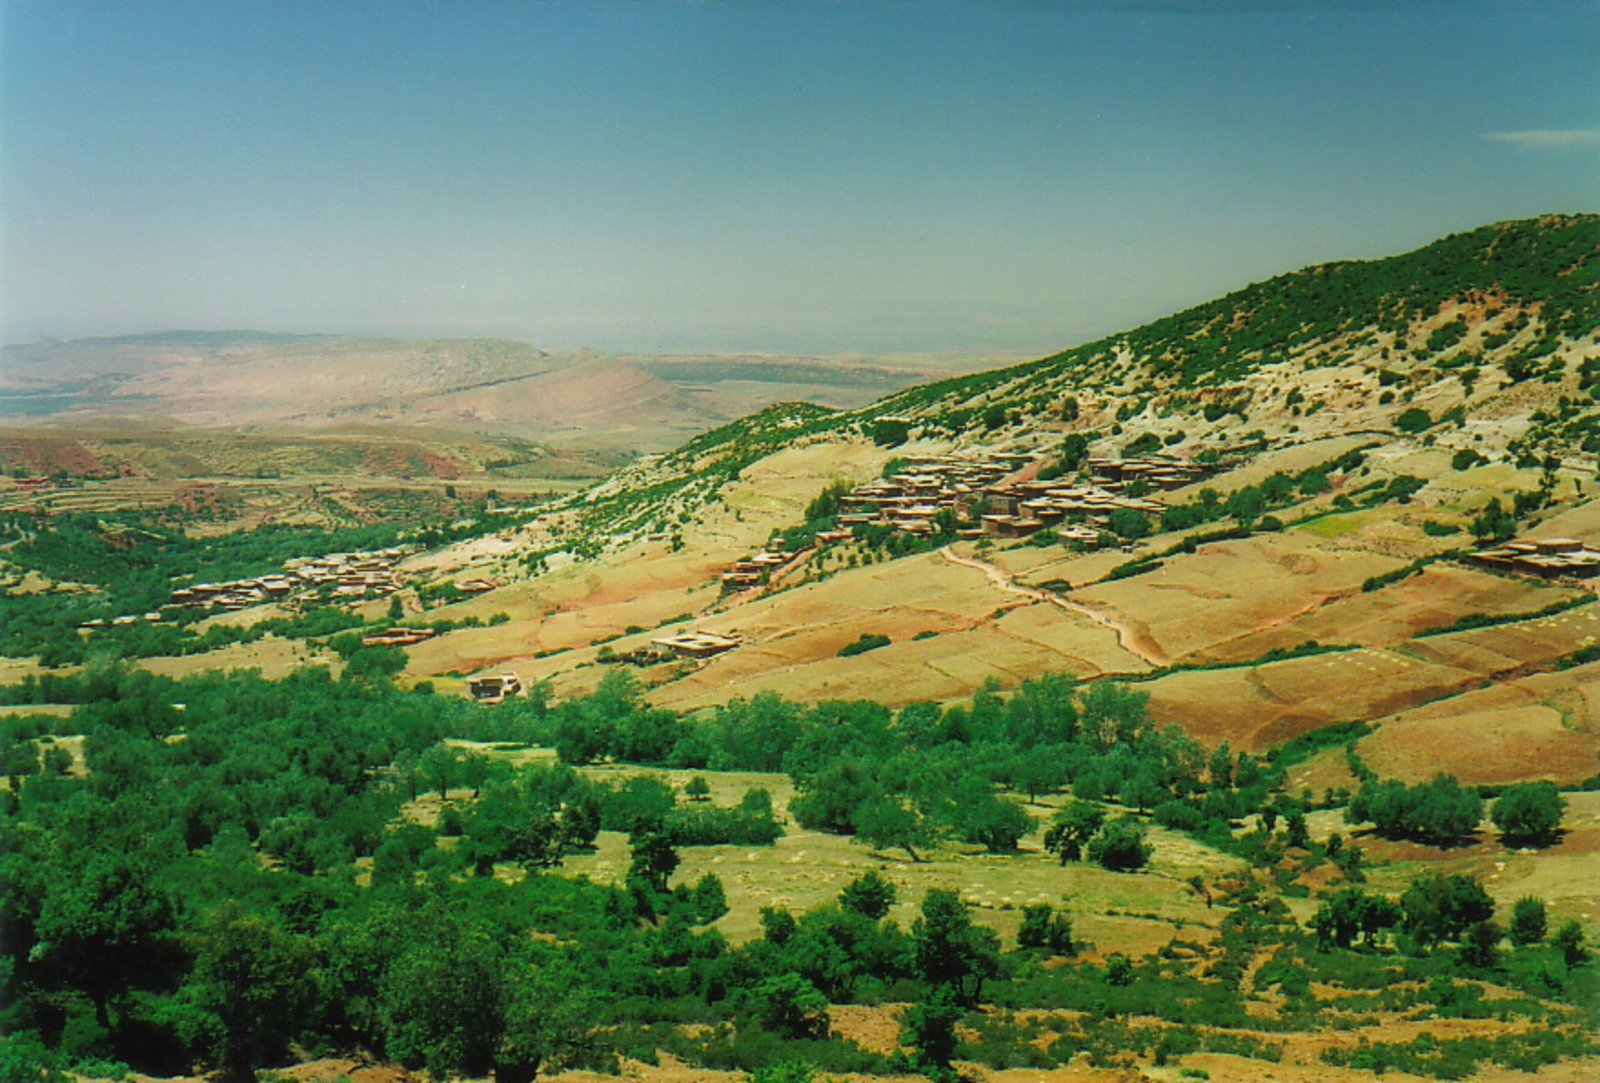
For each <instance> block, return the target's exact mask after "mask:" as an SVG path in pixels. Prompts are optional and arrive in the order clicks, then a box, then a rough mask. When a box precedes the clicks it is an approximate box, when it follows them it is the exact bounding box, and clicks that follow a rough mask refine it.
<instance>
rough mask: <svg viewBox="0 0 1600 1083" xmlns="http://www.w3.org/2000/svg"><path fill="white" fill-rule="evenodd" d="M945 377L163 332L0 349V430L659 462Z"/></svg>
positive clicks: (423, 342)
mask: <svg viewBox="0 0 1600 1083" xmlns="http://www.w3.org/2000/svg"><path fill="white" fill-rule="evenodd" d="M992 363H993V359H978V360H974V361H972V362H969V363H967V364H966V366H965V367H966V369H967V370H970V369H971V368H977V367H982V366H983V365H985V364H992ZM951 368H952V362H951V360H950V359H948V358H940V359H928V358H914V359H909V360H906V361H901V362H889V363H875V362H871V361H863V360H859V359H832V358H814V357H767V356H760V355H737V356H690V357H681V356H675V357H625V356H611V355H606V354H602V353H599V352H598V351H595V350H589V349H573V350H555V351H550V350H543V349H539V348H538V347H535V346H533V345H530V344H528V343H525V342H517V341H512V340H506V339H414V340H412V339H383V338H349V337H342V336H329V335H286V334H269V333H263V332H254V331H172V332H162V333H158V334H149V335H125V336H117V337H111V338H88V339H76V340H72V341H65V342H63V341H56V340H44V341H41V342H35V343H31V344H28V345H16V346H6V347H4V350H3V355H0V419H9V420H11V421H12V422H13V423H15V422H16V421H18V420H21V419H27V420H28V421H29V422H30V423H35V424H37V423H39V422H43V421H50V422H74V421H79V422H81V421H92V420H104V419H106V418H112V417H143V418H160V419H163V420H164V421H169V422H171V421H176V422H181V423H183V424H187V425H192V426H203V427H236V426H284V425H289V426H296V427H306V426H309V427H317V428H327V427H334V428H344V427H350V426H370V425H374V424H377V425H396V426H405V427H408V428H418V427H422V428H437V429H445V430H454V431H461V432H472V433H489V434H497V435H514V436H518V437H523V438H528V439H534V440H538V441H541V442H546V443H581V444H585V445H591V446H607V447H619V448H638V449H642V450H660V449H664V448H668V447H671V446H674V445H676V444H678V443H680V442H682V440H683V439H685V438H686V437H687V436H690V435H693V434H694V433H698V432H702V431H705V430H706V429H708V428H712V427H715V426H716V425H719V424H722V423H723V422H726V421H728V420H730V419H731V418H734V417H738V416H742V415H744V414H746V413H749V412H751V411H754V410H757V409H760V408H761V407H763V406H765V405H768V404H770V403H772V402H775V401H782V400H789V399H797V400H803V401H808V402H813V403H816V404H819V405H825V406H829V407H851V406H859V405H862V404H864V403H866V402H868V401H870V400H872V399H876V398H878V397H880V396H882V395H884V394H887V393H889V392H892V391H895V390H898V389H900V388H903V387H907V386H910V385H913V384H916V383H919V382H921V381H923V380H926V379H927V378H928V376H929V375H937V374H941V373H944V372H949V371H951Z"/></svg>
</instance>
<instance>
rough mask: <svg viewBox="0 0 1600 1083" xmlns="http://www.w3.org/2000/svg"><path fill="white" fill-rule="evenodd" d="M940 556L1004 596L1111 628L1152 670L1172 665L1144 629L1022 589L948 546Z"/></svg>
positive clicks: (1077, 604) (989, 566)
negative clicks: (970, 571) (972, 571)
mask: <svg viewBox="0 0 1600 1083" xmlns="http://www.w3.org/2000/svg"><path fill="white" fill-rule="evenodd" d="M939 555H940V556H942V557H944V558H945V559H946V560H948V561H949V562H950V563H952V564H959V565H961V566H962V567H966V568H974V569H976V570H978V571H981V572H982V573H983V574H984V575H986V576H988V577H989V581H990V582H991V583H993V584H994V585H995V587H996V588H997V589H998V590H1000V591H1001V592H1002V593H1005V594H1015V595H1018V596H1020V597H1023V598H1028V599H1030V600H1032V601H1035V602H1048V603H1050V604H1051V605H1054V606H1058V607H1060V608H1062V609H1065V610H1068V611H1069V612H1073V613H1079V614H1082V615H1083V616H1085V617H1088V618H1089V619H1090V620H1092V621H1094V623H1096V624H1098V625H1100V626H1101V627H1102V628H1109V629H1110V630H1111V631H1113V632H1115V633H1117V642H1118V643H1120V644H1121V645H1122V649H1123V650H1125V651H1127V652H1128V653H1129V654H1131V655H1134V656H1135V657H1137V658H1141V659H1143V660H1144V661H1146V662H1148V663H1149V664H1150V665H1152V666H1156V667H1158V668H1160V667H1163V666H1168V665H1171V664H1172V659H1171V658H1170V657H1168V655H1167V653H1166V652H1165V651H1163V650H1162V649H1161V647H1160V646H1159V645H1158V644H1157V643H1156V642H1155V640H1154V639H1152V638H1151V637H1150V633H1149V632H1148V631H1147V630H1146V629H1145V628H1144V627H1143V626H1142V625H1139V624H1137V623H1135V622H1131V621H1127V620H1122V619H1119V618H1117V617H1114V616H1112V615H1110V614H1109V613H1106V612H1104V611H1103V610H1099V609H1094V608H1092V607H1091V606H1087V605H1084V604H1083V603H1082V602H1073V601H1069V600H1067V599H1066V598H1062V597H1061V596H1059V595H1056V594H1051V593H1050V592H1049V591H1044V590H1039V589H1037V588H1035V587H1024V586H1021V585H1019V584H1017V583H1015V582H1013V581H1012V580H1011V579H1009V578H1008V577H1007V576H1006V574H1005V573H1004V572H1003V571H1001V570H1000V569H999V568H996V567H995V566H994V565H993V564H986V563H984V562H983V561H981V560H973V559H971V558H970V557H962V556H957V555H956V554H955V552H954V551H952V550H951V548H950V547H949V546H948V545H947V546H945V547H944V548H942V549H940V550H939Z"/></svg>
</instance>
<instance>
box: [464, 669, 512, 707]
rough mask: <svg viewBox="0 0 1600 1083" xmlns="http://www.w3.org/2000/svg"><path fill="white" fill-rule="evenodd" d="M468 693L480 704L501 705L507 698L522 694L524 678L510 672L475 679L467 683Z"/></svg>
mask: <svg viewBox="0 0 1600 1083" xmlns="http://www.w3.org/2000/svg"><path fill="white" fill-rule="evenodd" d="M467 691H468V692H470V693H471V694H472V698H473V699H475V700H477V701H478V702H479V703H499V702H500V701H501V700H503V699H505V698H506V697H507V696H516V695H521V694H522V678H521V677H519V676H517V675H516V674H515V673H513V672H512V671H510V670H506V671H505V672H504V673H496V674H495V675H494V676H492V677H473V678H472V679H471V680H469V681H468V682H467Z"/></svg>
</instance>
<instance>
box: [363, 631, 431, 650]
mask: <svg viewBox="0 0 1600 1083" xmlns="http://www.w3.org/2000/svg"><path fill="white" fill-rule="evenodd" d="M432 638H433V631H432V629H429V628H385V629H384V630H383V631H381V632H368V633H367V634H366V635H364V636H362V637H361V645H362V646H363V647H407V646H410V645H411V644H413V643H421V642H422V641H423V640H424V639H432Z"/></svg>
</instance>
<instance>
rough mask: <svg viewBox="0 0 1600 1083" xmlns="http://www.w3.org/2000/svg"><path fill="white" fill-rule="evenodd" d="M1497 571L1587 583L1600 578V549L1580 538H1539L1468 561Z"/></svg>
mask: <svg viewBox="0 0 1600 1083" xmlns="http://www.w3.org/2000/svg"><path fill="white" fill-rule="evenodd" d="M1467 559H1468V560H1469V561H1471V562H1472V563H1474V564H1480V565H1482V566H1483V567H1486V568H1490V569H1493V570H1495V571H1508V572H1513V573H1516V574H1521V575H1538V576H1543V577H1545V578H1547V579H1558V578H1564V577H1571V578H1576V579H1587V578H1589V577H1591V576H1594V575H1600V549H1594V548H1591V547H1590V546H1588V545H1586V544H1584V543H1583V542H1581V541H1579V540H1578V539H1577V538H1536V539H1530V540H1528V541H1514V542H1507V543H1506V544H1505V545H1501V546H1497V547H1495V548H1493V549H1483V550H1480V551H1478V552H1476V553H1473V554H1472V555H1471V556H1469V557H1468V558H1467Z"/></svg>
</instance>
